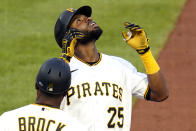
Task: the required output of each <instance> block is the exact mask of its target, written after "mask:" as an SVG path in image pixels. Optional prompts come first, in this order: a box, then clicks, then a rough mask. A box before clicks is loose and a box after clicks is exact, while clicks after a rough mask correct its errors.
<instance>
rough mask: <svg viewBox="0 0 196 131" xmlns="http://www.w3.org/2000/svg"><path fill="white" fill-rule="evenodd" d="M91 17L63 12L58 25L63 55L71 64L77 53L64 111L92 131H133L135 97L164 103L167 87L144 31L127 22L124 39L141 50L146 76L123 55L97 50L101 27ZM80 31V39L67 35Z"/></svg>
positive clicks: (84, 9)
mask: <svg viewBox="0 0 196 131" xmlns="http://www.w3.org/2000/svg"><path fill="white" fill-rule="evenodd" d="M91 13H92V10H91V7H89V6H82V7H80V8H79V9H77V10H76V9H72V8H70V9H67V10H65V11H63V12H62V14H61V15H60V16H59V17H58V19H57V22H56V25H55V31H54V33H55V38H56V41H57V43H58V45H59V46H60V47H61V48H62V50H63V51H62V52H63V54H62V57H63V58H64V59H65V60H66V61H70V57H72V56H73V54H74V56H73V58H72V59H71V61H70V67H71V71H72V73H71V75H72V81H71V86H70V88H69V90H68V93H67V96H66V97H64V100H63V101H62V104H61V107H62V108H63V109H64V110H65V111H68V112H69V113H70V114H71V115H72V116H74V117H77V119H78V120H79V121H80V122H82V124H84V125H86V126H87V127H88V130H89V131H129V130H130V123H131V112H132V96H136V97H138V98H141V99H145V100H151V101H157V102H160V101H163V100H165V99H166V98H167V97H168V88H167V85H166V82H165V80H164V76H163V74H162V73H161V70H160V67H159V65H158V64H157V62H156V60H155V59H154V57H153V55H152V53H151V50H150V46H149V41H148V39H147V37H146V34H145V32H144V29H143V28H141V27H140V26H138V25H135V24H131V23H129V22H125V24H124V25H125V28H126V29H129V32H128V33H127V32H122V35H123V38H124V40H125V41H126V42H127V43H128V45H130V46H131V47H132V48H134V49H135V50H136V51H137V52H138V54H139V56H140V57H141V60H142V62H143V64H144V66H145V69H146V74H144V73H140V72H137V70H136V68H135V67H134V66H133V65H132V64H131V63H130V62H128V61H126V60H124V59H122V58H120V57H116V56H110V55H106V54H104V53H102V52H100V51H98V50H97V48H96V44H95V43H96V41H97V40H98V39H99V37H100V36H101V34H102V29H101V28H100V27H99V26H98V25H97V24H96V22H95V21H93V19H92V18H91ZM78 32H80V33H81V34H80V35H81V36H82V37H80V39H77V37H69V36H70V35H69V34H73V35H72V36H75V35H74V34H78ZM105 44H107V43H105ZM70 52H71V53H70Z"/></svg>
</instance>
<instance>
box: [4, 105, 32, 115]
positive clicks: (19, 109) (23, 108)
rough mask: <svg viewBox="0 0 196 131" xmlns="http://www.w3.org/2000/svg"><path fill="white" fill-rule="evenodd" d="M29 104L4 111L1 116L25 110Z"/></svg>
mask: <svg viewBox="0 0 196 131" xmlns="http://www.w3.org/2000/svg"><path fill="white" fill-rule="evenodd" d="M29 106H30V105H26V106H23V107H19V108H16V109H13V110H10V111H6V112H4V113H3V114H2V115H1V117H9V116H13V115H14V114H18V113H19V112H21V111H24V110H25V109H26V108H28V107H29Z"/></svg>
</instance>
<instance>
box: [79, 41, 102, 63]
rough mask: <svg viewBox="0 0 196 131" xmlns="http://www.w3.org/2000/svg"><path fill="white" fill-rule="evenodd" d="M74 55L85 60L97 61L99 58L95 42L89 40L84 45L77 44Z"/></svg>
mask: <svg viewBox="0 0 196 131" xmlns="http://www.w3.org/2000/svg"><path fill="white" fill-rule="evenodd" d="M75 56H76V57H78V58H80V59H81V60H83V61H85V62H97V61H98V60H99V53H98V51H97V48H96V46H95V42H90V43H88V44H86V45H82V44H77V46H76V48H75Z"/></svg>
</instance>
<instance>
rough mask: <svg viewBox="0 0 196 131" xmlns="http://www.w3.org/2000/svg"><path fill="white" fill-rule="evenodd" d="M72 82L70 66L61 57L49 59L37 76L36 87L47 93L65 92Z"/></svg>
mask: <svg viewBox="0 0 196 131" xmlns="http://www.w3.org/2000/svg"><path fill="white" fill-rule="evenodd" d="M70 83H71V72H70V67H69V65H68V64H67V63H66V62H64V61H63V60H62V59H60V58H51V59H49V60H47V61H46V62H45V63H44V64H43V65H42V66H41V68H40V70H39V72H38V74H37V78H36V87H37V88H38V89H40V90H41V91H43V92H45V93H47V94H56V95H58V94H65V93H66V91H67V90H68V88H69V86H70Z"/></svg>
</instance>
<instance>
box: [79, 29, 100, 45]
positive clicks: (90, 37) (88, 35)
mask: <svg viewBox="0 0 196 131" xmlns="http://www.w3.org/2000/svg"><path fill="white" fill-rule="evenodd" d="M83 33H84V34H85V37H84V38H82V39H79V40H78V43H80V44H83V45H86V44H88V43H89V42H92V41H96V40H98V39H99V38H100V36H101V34H102V33H103V31H102V29H101V28H100V27H98V26H97V27H96V28H94V29H93V30H92V31H89V32H83Z"/></svg>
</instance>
